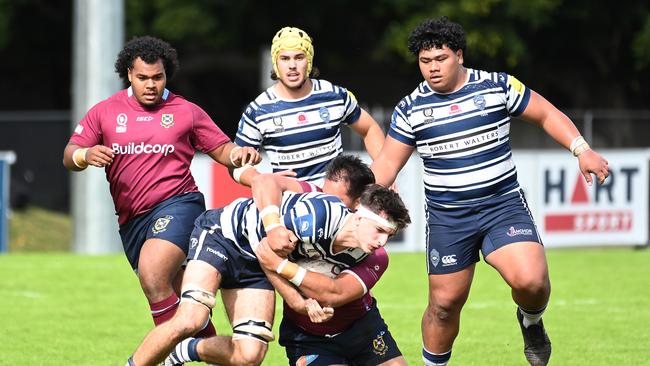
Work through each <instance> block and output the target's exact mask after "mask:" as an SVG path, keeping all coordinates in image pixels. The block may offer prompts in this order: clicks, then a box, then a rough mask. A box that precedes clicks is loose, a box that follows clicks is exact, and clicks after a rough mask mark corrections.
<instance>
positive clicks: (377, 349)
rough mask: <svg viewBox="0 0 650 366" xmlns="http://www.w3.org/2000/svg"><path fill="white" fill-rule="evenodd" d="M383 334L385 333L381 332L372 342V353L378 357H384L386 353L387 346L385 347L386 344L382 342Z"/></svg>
mask: <svg viewBox="0 0 650 366" xmlns="http://www.w3.org/2000/svg"><path fill="white" fill-rule="evenodd" d="M385 333H386V332H384V331H383V330H382V331H381V333H379V334H378V335H377V337H375V339H373V340H372V352H373V353H374V354H376V355H378V356H384V355H385V354H386V351H388V346H387V345H386V342H384V334H385Z"/></svg>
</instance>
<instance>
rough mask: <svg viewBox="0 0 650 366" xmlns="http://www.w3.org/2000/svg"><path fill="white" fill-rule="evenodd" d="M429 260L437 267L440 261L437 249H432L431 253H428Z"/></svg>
mask: <svg viewBox="0 0 650 366" xmlns="http://www.w3.org/2000/svg"><path fill="white" fill-rule="evenodd" d="M429 260H430V261H431V264H433V266H434V267H438V263H440V253H438V251H437V250H435V249H432V250H431V254H430V255H429Z"/></svg>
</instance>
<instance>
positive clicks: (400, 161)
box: [370, 136, 414, 187]
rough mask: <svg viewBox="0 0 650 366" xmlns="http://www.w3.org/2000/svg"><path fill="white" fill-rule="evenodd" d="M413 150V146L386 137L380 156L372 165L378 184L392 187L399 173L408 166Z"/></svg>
mask: <svg viewBox="0 0 650 366" xmlns="http://www.w3.org/2000/svg"><path fill="white" fill-rule="evenodd" d="M413 149H414V148H413V146H409V145H407V144H404V143H402V142H400V141H397V140H396V139H394V138H392V137H390V136H388V137H386V140H385V141H384V145H383V146H382V148H381V151H380V152H379V156H377V158H376V159H375V160H374V161H373V162H372V165H370V169H371V170H372V172H373V173H374V174H375V181H376V182H377V184H381V185H382V186H384V187H390V186H391V185H392V184H393V183H394V182H395V178H397V173H399V171H400V169H402V167H404V165H406V162H407V161H408V159H409V157H410V156H411V153H413Z"/></svg>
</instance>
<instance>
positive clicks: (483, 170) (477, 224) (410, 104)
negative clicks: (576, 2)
mask: <svg viewBox="0 0 650 366" xmlns="http://www.w3.org/2000/svg"><path fill="white" fill-rule="evenodd" d="M408 42H409V45H408V46H409V50H410V51H411V52H412V53H413V54H414V55H415V56H416V57H417V58H418V64H419V67H420V71H421V73H422V76H423V77H424V81H423V82H421V83H420V84H419V85H418V87H417V88H416V89H415V90H414V91H413V92H412V93H411V94H409V95H407V96H406V97H404V98H403V99H402V100H401V101H400V102H399V104H398V105H397V106H396V107H395V110H394V112H393V116H392V121H391V127H390V130H389V133H388V137H387V138H386V141H385V144H384V146H383V148H382V150H381V152H380V154H379V157H378V158H377V159H376V160H375V162H374V163H373V164H372V170H373V172H374V173H375V177H376V180H377V183H379V184H382V185H385V186H388V185H391V184H392V183H393V182H394V180H395V177H396V175H397V173H398V172H399V170H400V169H401V168H402V167H403V166H404V164H405V163H406V161H407V160H408V158H409V156H410V155H411V153H412V152H413V150H417V152H418V154H419V155H420V157H421V158H422V161H423V163H424V174H423V176H424V186H425V195H426V203H427V221H428V225H427V236H426V237H427V239H426V240H427V243H426V246H427V254H428V255H427V259H428V260H427V268H428V273H429V305H428V307H427V309H426V310H425V313H424V316H423V319H422V330H423V334H422V337H423V343H424V349H423V360H424V362H425V364H426V365H446V364H447V362H448V361H449V358H450V357H451V348H452V345H453V342H454V339H455V338H456V336H457V334H458V329H459V321H460V312H461V309H462V307H463V305H464V304H465V301H466V300H467V297H468V295H469V289H470V286H471V282H472V278H473V274H474V268H475V264H476V262H477V261H479V251H481V252H482V254H483V257H484V259H485V261H486V262H488V263H489V264H490V265H492V266H493V267H494V268H496V269H497V271H499V273H500V274H501V276H502V277H503V278H504V279H505V281H506V282H507V283H508V285H510V287H511V288H512V296H513V299H514V301H515V302H516V303H517V305H518V306H519V309H518V310H517V317H518V320H519V322H520V325H521V329H522V333H523V336H524V344H525V346H524V347H525V350H524V353H525V355H526V358H527V359H528V361H529V362H530V363H531V364H532V365H545V364H546V363H547V362H548V359H549V357H550V353H551V344H550V340H549V339H548V336H547V335H546V332H545V330H544V327H543V323H542V322H541V315H542V313H543V311H544V309H545V308H546V304H547V302H548V299H549V295H550V281H549V278H548V268H547V264H546V257H545V254H544V248H543V246H542V245H541V239H540V238H539V236H538V235H537V230H536V228H535V224H534V222H533V219H532V216H531V214H530V211H529V209H528V206H527V204H526V200H525V199H524V196H523V192H522V191H521V188H520V186H519V183H518V182H517V171H516V168H515V165H514V162H513V159H512V151H511V148H510V143H509V142H510V133H509V132H510V121H511V117H512V116H518V117H520V118H522V119H524V120H527V121H530V122H533V123H535V124H537V125H539V126H540V127H542V128H543V129H544V130H545V131H546V133H548V134H549V135H550V136H551V137H553V138H554V139H555V140H556V141H557V142H558V143H560V144H561V145H562V146H564V147H566V148H568V149H569V150H571V152H572V153H573V154H574V156H576V157H577V158H578V161H579V167H580V171H581V172H582V174H583V175H584V177H585V179H586V180H587V182H588V183H589V184H591V182H592V177H591V174H595V175H596V176H597V178H598V180H599V182H600V183H602V182H603V181H604V180H605V178H606V177H607V176H608V168H607V161H606V160H605V159H603V158H602V157H601V156H600V155H599V154H597V153H596V152H594V151H593V150H591V149H590V148H589V145H588V144H587V142H586V141H585V140H584V138H582V137H581V136H580V133H579V132H578V130H577V129H576V127H575V125H574V124H573V122H571V120H570V119H569V118H568V117H567V116H566V115H564V114H563V113H562V112H560V111H559V110H558V109H557V108H556V107H555V106H553V105H552V104H551V103H549V102H548V101H547V100H546V99H544V98H543V97H542V96H541V95H539V94H537V93H535V92H534V91H532V90H531V89H529V88H528V87H526V86H525V85H524V84H522V83H521V82H520V81H519V80H517V79H516V78H515V77H514V76H512V75H508V74H506V73H497V72H486V71H480V70H475V69H470V68H466V67H464V66H463V62H464V58H463V57H464V52H465V46H466V42H465V34H464V31H463V29H462V27H461V26H460V25H459V24H456V23H453V22H451V21H449V20H448V19H447V18H446V17H441V18H439V19H436V20H426V21H424V22H423V23H421V24H420V25H419V26H418V27H417V28H416V29H415V30H414V31H413V32H412V33H411V36H410V37H409V41H408Z"/></svg>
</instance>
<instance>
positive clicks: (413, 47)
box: [408, 16, 467, 57]
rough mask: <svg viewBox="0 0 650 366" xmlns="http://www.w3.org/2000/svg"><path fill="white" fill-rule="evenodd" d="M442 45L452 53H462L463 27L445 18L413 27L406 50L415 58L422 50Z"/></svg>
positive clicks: (427, 21)
mask: <svg viewBox="0 0 650 366" xmlns="http://www.w3.org/2000/svg"><path fill="white" fill-rule="evenodd" d="M443 45H447V47H449V49H450V50H452V51H454V52H456V51H458V50H462V51H463V53H465V48H466V47H467V42H466V40H465V31H464V30H463V27H462V26H461V25H460V24H458V23H454V22H452V21H451V20H449V19H448V18H447V17H445V16H442V17H440V18H437V19H427V20H425V21H423V22H422V23H420V24H419V25H418V26H417V27H415V29H414V30H413V32H411V35H410V36H409V39H408V49H409V51H411V53H413V54H414V55H415V56H416V57H417V56H418V55H419V54H420V51H422V50H429V49H432V48H434V47H435V48H442V46H443Z"/></svg>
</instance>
